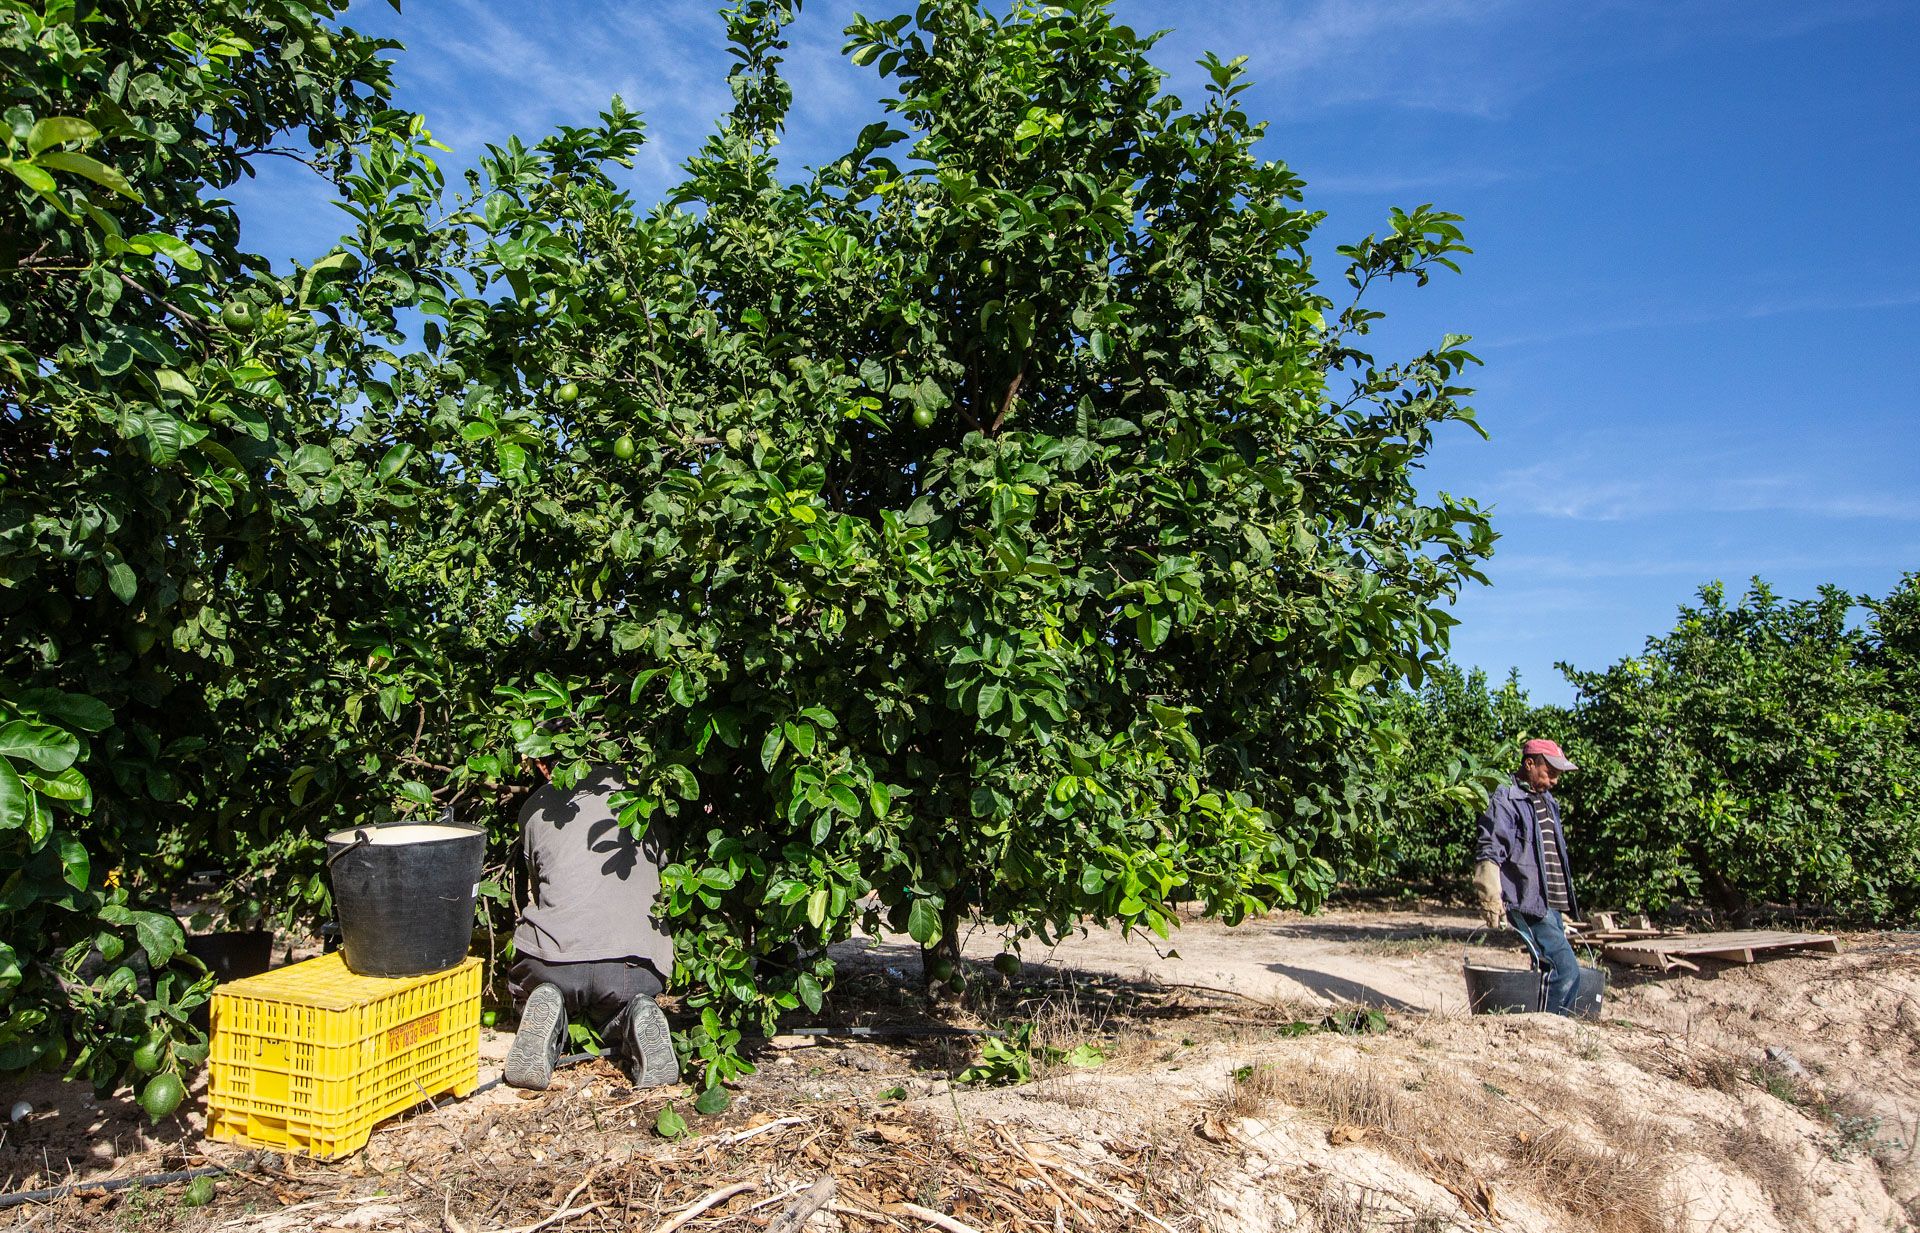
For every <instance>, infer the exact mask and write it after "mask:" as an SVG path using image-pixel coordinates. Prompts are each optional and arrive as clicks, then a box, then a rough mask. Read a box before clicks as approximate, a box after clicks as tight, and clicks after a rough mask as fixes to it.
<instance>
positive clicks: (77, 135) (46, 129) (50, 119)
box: [27, 116, 100, 155]
mask: <svg viewBox="0 0 1920 1233" xmlns="http://www.w3.org/2000/svg"><path fill="white" fill-rule="evenodd" d="M99 135H100V130H99V129H97V128H95V127H93V125H91V124H88V123H87V122H86V121H85V120H82V119H79V118H78V117H75V116H45V117H43V118H41V119H39V120H35V121H34V122H33V127H32V128H31V129H29V130H28V131H27V153H28V154H30V155H38V154H39V153H40V151H42V150H44V149H46V148H47V147H48V146H60V145H65V144H66V143H67V142H69V141H92V140H93V139H94V138H96V137H98V136H99Z"/></svg>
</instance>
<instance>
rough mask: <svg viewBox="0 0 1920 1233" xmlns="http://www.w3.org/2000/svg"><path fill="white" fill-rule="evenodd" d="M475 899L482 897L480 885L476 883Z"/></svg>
mask: <svg viewBox="0 0 1920 1233" xmlns="http://www.w3.org/2000/svg"><path fill="white" fill-rule="evenodd" d="M473 897H474V898H475V899H478V898H479V897H480V884H479V883H478V882H475V883H474V884H473Z"/></svg>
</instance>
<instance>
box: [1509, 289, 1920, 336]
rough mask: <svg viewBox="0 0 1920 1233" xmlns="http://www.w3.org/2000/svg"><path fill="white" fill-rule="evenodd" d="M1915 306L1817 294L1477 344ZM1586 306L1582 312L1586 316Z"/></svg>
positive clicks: (1883, 296)
mask: <svg viewBox="0 0 1920 1233" xmlns="http://www.w3.org/2000/svg"><path fill="white" fill-rule="evenodd" d="M1916 304H1920V291H1885V292H1874V293H1870V294H1866V295H1852V296H1848V295H1821V296H1801V297H1791V298H1781V299H1773V300H1762V301H1758V302H1756V303H1751V304H1732V305H1726V306H1723V307H1719V308H1704V309H1685V310H1659V311H1650V312H1644V313H1626V314H1619V315H1615V316H1610V317H1602V318H1600V319H1597V320H1587V321H1581V322H1579V323H1577V324H1570V325H1564V326H1554V327H1550V328H1548V329H1544V330H1535V331H1532V332H1530V333H1518V334H1502V333H1500V332H1499V331H1498V330H1493V329H1490V330H1484V331H1482V333H1481V334H1480V336H1479V337H1478V338H1477V339H1476V341H1477V342H1479V343H1480V344H1481V345H1482V346H1484V347H1486V348H1488V349H1489V350H1492V349H1498V348H1502V347H1528V346H1536V345H1539V344H1541V343H1557V342H1565V341H1567V340H1569V339H1574V338H1595V337H1599V336H1602V335H1606V334H1623V333H1628V332H1630V331H1633V330H1664V329H1673V328H1675V327H1679V326H1690V325H1712V324H1714V323H1716V322H1721V321H1757V320H1761V319H1764V318H1767V317H1782V316H1788V315H1791V314H1794V313H1846V312H1871V311H1875V310H1879V309H1887V308H1911V307H1912V306H1914V305H1916ZM1590 309H1591V306H1587V308H1586V309H1585V310H1584V311H1590Z"/></svg>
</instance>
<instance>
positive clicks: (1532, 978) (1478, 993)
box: [1462, 963, 1547, 1015]
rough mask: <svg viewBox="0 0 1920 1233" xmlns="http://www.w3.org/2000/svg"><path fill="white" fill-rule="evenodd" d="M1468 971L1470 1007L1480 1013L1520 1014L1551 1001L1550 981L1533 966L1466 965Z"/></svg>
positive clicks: (1542, 1006) (1544, 1005)
mask: <svg viewBox="0 0 1920 1233" xmlns="http://www.w3.org/2000/svg"><path fill="white" fill-rule="evenodd" d="M1462 966H1463V968H1464V970H1465V972H1466V974H1467V1009H1469V1010H1470V1011H1472V1012H1473V1013H1474V1014H1476V1015H1519V1014H1527V1013H1529V1012H1532V1011H1536V1010H1541V1009H1544V1008H1545V1007H1546V1004H1547V982H1546V976H1545V974H1543V973H1540V972H1536V971H1534V970H1533V969H1532V968H1490V967H1486V966H1484V965H1482V964H1478V963H1467V964H1464V965H1462Z"/></svg>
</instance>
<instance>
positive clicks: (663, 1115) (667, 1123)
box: [653, 1102, 692, 1139]
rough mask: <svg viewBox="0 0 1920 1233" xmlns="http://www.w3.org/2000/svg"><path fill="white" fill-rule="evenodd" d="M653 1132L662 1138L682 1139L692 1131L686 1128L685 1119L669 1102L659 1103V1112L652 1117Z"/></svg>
mask: <svg viewBox="0 0 1920 1233" xmlns="http://www.w3.org/2000/svg"><path fill="white" fill-rule="evenodd" d="M653 1132H654V1133H655V1134H657V1135H659V1136H660V1137H661V1138H662V1139H684V1138H686V1137H687V1136H688V1135H689V1134H691V1133H692V1131H690V1130H688V1129H687V1119H686V1118H684V1117H681V1116H680V1111H679V1110H678V1109H675V1108H674V1107H673V1104H672V1103H671V1102H669V1103H667V1104H664V1105H661V1106H660V1112H659V1114H657V1115H656V1116H655V1117H654V1119H653Z"/></svg>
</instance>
